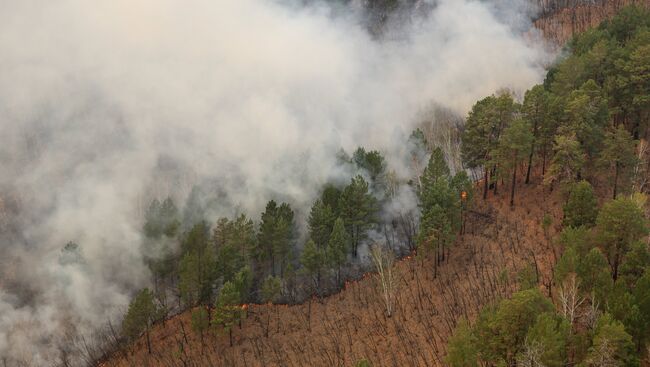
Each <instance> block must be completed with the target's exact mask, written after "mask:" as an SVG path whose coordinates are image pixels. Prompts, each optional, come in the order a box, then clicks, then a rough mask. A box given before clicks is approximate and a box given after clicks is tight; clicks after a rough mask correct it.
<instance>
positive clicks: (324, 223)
mask: <svg viewBox="0 0 650 367" xmlns="http://www.w3.org/2000/svg"><path fill="white" fill-rule="evenodd" d="M335 219H336V218H334V214H333V213H332V209H331V208H330V207H329V205H327V204H324V203H323V202H322V201H321V200H316V202H315V203H314V205H312V207H311V211H310V213H309V218H308V221H307V222H308V224H309V236H310V237H311V239H312V240H314V242H315V243H316V246H318V247H319V248H325V247H326V246H327V242H328V241H329V236H330V234H331V233H332V227H333V226H334V220H335Z"/></svg>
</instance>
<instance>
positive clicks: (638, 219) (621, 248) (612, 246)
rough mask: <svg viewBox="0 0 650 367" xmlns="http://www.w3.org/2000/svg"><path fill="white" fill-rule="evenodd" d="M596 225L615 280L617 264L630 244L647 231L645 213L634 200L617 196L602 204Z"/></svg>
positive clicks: (618, 264)
mask: <svg viewBox="0 0 650 367" xmlns="http://www.w3.org/2000/svg"><path fill="white" fill-rule="evenodd" d="M596 226H597V230H598V234H599V241H600V243H601V246H602V248H603V252H604V253H605V256H606V257H607V262H608V263H609V265H610V267H611V270H612V278H613V279H614V281H616V279H617V278H618V270H619V266H620V265H621V262H622V261H623V258H624V256H625V254H626V253H627V252H628V250H629V249H630V246H631V245H632V244H633V243H634V242H636V241H638V240H639V239H641V237H643V236H644V235H645V234H646V233H647V231H648V230H647V226H646V219H645V215H644V213H643V211H642V210H641V208H639V207H638V206H637V204H636V203H635V202H634V201H632V200H630V199H628V198H624V197H619V198H617V199H616V200H612V201H610V202H608V203H605V205H603V207H602V209H601V210H600V213H598V218H597V219H596Z"/></svg>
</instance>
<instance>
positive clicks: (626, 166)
mask: <svg viewBox="0 0 650 367" xmlns="http://www.w3.org/2000/svg"><path fill="white" fill-rule="evenodd" d="M604 145H605V146H604V149H603V150H602V151H601V153H600V166H601V167H603V168H604V172H605V173H608V172H611V170H612V169H613V170H614V176H613V177H611V175H607V176H608V177H610V178H611V180H612V185H613V198H614V199H616V195H617V194H618V192H619V191H621V189H623V191H624V192H625V191H627V189H628V188H629V187H630V185H631V179H632V172H633V169H634V166H635V165H636V163H637V160H638V158H637V156H636V152H635V150H634V146H635V145H636V142H635V141H634V140H632V136H631V135H630V133H628V132H627V130H625V128H624V127H623V126H621V125H619V126H618V128H616V129H615V130H614V131H610V132H608V133H607V137H606V138H605V144H604Z"/></svg>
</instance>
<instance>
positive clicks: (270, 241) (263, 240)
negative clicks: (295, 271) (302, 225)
mask: <svg viewBox="0 0 650 367" xmlns="http://www.w3.org/2000/svg"><path fill="white" fill-rule="evenodd" d="M293 235H294V220H293V211H292V210H291V207H290V206H289V204H287V203H282V204H281V205H279V206H278V205H277V203H276V202H275V201H273V200H271V201H269V202H268V203H267V204H266V209H265V210H264V212H263V213H262V220H261V223H260V230H259V234H258V236H257V243H256V248H255V253H256V255H257V256H256V257H257V259H258V260H260V261H267V262H268V263H269V269H270V272H271V275H274V276H275V274H276V265H277V264H279V265H280V270H281V271H283V269H284V264H285V262H286V261H287V260H288V259H287V257H288V255H289V254H290V251H291V245H292V240H293Z"/></svg>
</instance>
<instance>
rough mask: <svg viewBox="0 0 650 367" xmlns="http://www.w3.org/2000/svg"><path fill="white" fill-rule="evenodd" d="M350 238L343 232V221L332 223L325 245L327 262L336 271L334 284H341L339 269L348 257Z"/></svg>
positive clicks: (338, 220) (338, 219)
mask: <svg viewBox="0 0 650 367" xmlns="http://www.w3.org/2000/svg"><path fill="white" fill-rule="evenodd" d="M349 243H350V237H349V236H348V233H347V232H346V231H345V223H343V219H341V218H337V219H336V221H334V228H332V233H331V235H330V237H329V242H328V244H327V262H328V263H329V265H330V267H332V268H333V269H335V270H336V284H339V285H340V284H341V267H342V266H343V265H345V263H346V261H347V257H348V251H349V250H348V247H349Z"/></svg>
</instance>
